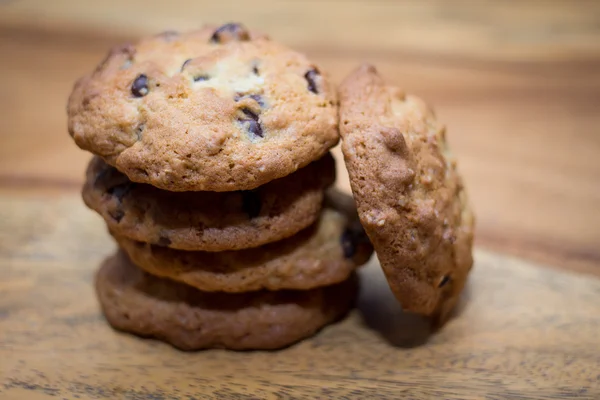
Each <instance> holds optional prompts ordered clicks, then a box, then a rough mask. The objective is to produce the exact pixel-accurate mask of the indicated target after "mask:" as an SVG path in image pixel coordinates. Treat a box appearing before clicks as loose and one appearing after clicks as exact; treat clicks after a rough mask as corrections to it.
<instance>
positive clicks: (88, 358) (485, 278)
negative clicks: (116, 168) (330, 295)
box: [0, 191, 600, 399]
mask: <svg viewBox="0 0 600 400" xmlns="http://www.w3.org/2000/svg"><path fill="white" fill-rule="evenodd" d="M0 194H1V196H0V221H2V224H1V225H0V360H1V362H0V398H2V399H44V398H68V399H72V398H81V399H88V398H89V399H109V398H110V399H113V398H129V399H192V398H195V399H200V398H202V399H234V398H235V399H251V398H252V399H257V398H258V399H314V398H320V399H341V398H352V399H361V398H362V399H366V398H380V399H398V398H413V399H429V398H433V397H439V398H444V399H479V398H484V397H485V398H489V399H508V398H519V399H523V398H530V399H534V398H535V399H563V398H567V397H573V398H575V397H576V398H583V399H597V398H599V396H600V376H599V375H598V374H599V373H600V339H599V338H598V332H599V329H600V307H599V305H600V280H598V279H590V278H589V277H585V276H578V275H575V274H567V273H563V272H559V271H555V270H552V269H547V268H543V267H540V266H536V265H532V264H529V263H525V262H522V261H518V260H516V259H514V258H510V257H505V256H499V255H496V254H493V253H489V252H485V251H478V252H477V253H476V265H475V269H474V273H473V275H472V278H471V280H470V283H469V286H468V289H467V292H466V295H465V297H464V299H463V303H462V305H461V306H460V309H459V311H458V313H457V316H455V318H453V319H451V320H450V322H449V323H448V324H447V325H446V326H445V328H444V329H443V330H442V331H440V332H437V333H433V334H431V332H429V329H428V325H427V324H426V322H425V321H423V320H421V319H418V318H416V317H411V316H408V315H405V314H402V312H401V311H400V309H399V307H398V305H397V303H396V301H395V300H394V299H393V296H392V295H391V294H390V292H389V290H388V289H387V284H386V283H385V280H384V278H383V277H382V275H381V270H380V268H379V266H378V265H377V263H376V260H373V261H372V262H371V263H370V264H369V266H367V267H365V268H363V270H362V271H361V279H362V290H361V296H360V300H359V303H358V304H359V307H358V309H357V310H355V311H354V312H352V313H351V315H350V316H349V317H348V318H346V319H345V320H344V321H342V322H340V323H338V324H335V325H333V326H330V327H328V328H326V329H324V330H323V331H321V332H320V333H319V334H317V335H316V336H315V337H314V338H311V339H309V340H306V341H304V342H301V343H299V344H297V345H295V346H292V347H290V348H288V349H285V350H282V351H278V352H244V353H234V352H228V351H221V350H215V351H205V352H197V353H182V352H179V351H177V350H175V349H173V348H172V347H170V346H168V345H165V344H163V343H160V342H157V341H153V340H147V339H146V340H143V339H138V338H135V337H133V336H130V335H127V334H122V333H117V332H114V331H113V330H111V329H110V328H109V327H108V325H107V324H106V323H105V321H104V320H103V318H102V316H101V314H100V312H99V308H98V305H97V302H96V299H95V296H94V293H93V289H92V283H91V281H92V278H93V273H94V271H95V269H96V268H97V265H98V264H99V263H100V261H101V260H102V259H103V257H105V255H107V254H109V253H110V252H112V251H113V250H114V245H113V243H112V242H111V241H110V239H109V236H108V234H107V233H106V230H105V227H104V224H103V222H102V221H101V220H100V218H99V217H98V216H97V215H95V214H94V213H92V212H91V211H89V210H87V209H85V208H84V206H83V205H82V203H81V201H80V199H79V197H78V196H75V195H61V194H59V193H56V194H48V193H46V194H44V195H38V194H29V195H24V194H18V193H10V192H6V191H0Z"/></svg>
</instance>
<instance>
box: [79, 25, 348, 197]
mask: <svg viewBox="0 0 600 400" xmlns="http://www.w3.org/2000/svg"><path fill="white" fill-rule="evenodd" d="M68 122H69V133H70V134H71V136H72V137H73V138H74V140H75V142H76V143H77V145H78V146H79V147H81V148H82V149H85V150H88V151H91V152H92V153H95V154H96V155H99V156H101V157H102V158H104V159H105V160H106V161H107V162H108V163H109V164H111V165H113V166H115V167H116V168H117V169H118V170H120V171H121V172H123V173H124V174H125V175H127V176H128V177H129V179H130V180H132V181H134V182H141V183H148V184H151V185H154V186H156V187H159V188H161V189H164V190H170V191H201V190H202V191H217V192H220V191H234V190H250V189H254V188H257V187H258V186H261V185H264V184H265V183H267V182H270V181H272V180H274V179H277V178H281V177H284V176H286V175H289V174H291V173H293V172H294V171H296V170H298V169H300V168H302V167H303V166H305V165H308V164H309V163H311V162H313V161H315V160H317V159H319V158H320V157H322V156H323V155H324V154H325V153H327V151H328V150H329V148H331V147H332V146H334V145H335V144H336V143H337V142H338V140H339V133H338V110H337V104H336V94H335V90H334V88H333V87H332V85H331V84H330V83H329V81H328V79H327V78H326V76H325V74H323V73H322V71H321V70H320V69H319V68H318V67H317V66H315V65H314V64H313V63H312V62H311V61H310V60H308V59H307V58H306V57H305V56H304V55H302V54H300V53H297V52H295V51H293V50H291V49H289V48H287V47H285V46H282V45H280V44H278V43H276V42H273V41H271V40H269V39H268V38H266V37H265V36H264V35H260V34H256V33H253V32H250V31H248V30H246V29H245V28H244V27H243V26H242V25H240V24H227V25H224V26H222V27H220V28H214V27H205V28H203V29H200V30H198V31H193V32H188V33H180V34H179V33H176V32H169V33H166V34H162V35H157V36H154V37H150V38H146V39H143V40H141V41H140V42H138V43H137V44H135V45H133V44H126V45H122V46H118V47H116V48H114V49H112V50H111V52H110V53H109V54H108V56H107V58H106V60H104V62H102V63H101V64H100V65H99V66H98V67H97V68H96V70H95V71H94V72H92V73H91V74H89V75H87V76H85V77H83V78H81V79H80V80H79V81H78V82H77V83H76V84H75V87H74V89H73V92H72V94H71V96H70V98H69V103H68Z"/></svg>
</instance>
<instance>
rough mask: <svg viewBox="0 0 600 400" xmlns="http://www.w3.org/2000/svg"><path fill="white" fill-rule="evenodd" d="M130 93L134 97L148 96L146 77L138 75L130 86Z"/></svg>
mask: <svg viewBox="0 0 600 400" xmlns="http://www.w3.org/2000/svg"><path fill="white" fill-rule="evenodd" d="M131 93H132V94H133V95H134V96H135V97H144V96H145V95H147V94H148V77H147V76H146V75H144V74H140V75H138V76H137V78H135V80H134V81H133V83H132V84H131Z"/></svg>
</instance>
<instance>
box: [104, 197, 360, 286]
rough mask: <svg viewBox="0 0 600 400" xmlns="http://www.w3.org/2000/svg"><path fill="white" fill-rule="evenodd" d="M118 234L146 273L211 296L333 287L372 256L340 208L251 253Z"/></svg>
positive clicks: (116, 236)
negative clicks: (215, 293) (201, 248)
mask: <svg viewBox="0 0 600 400" xmlns="http://www.w3.org/2000/svg"><path fill="white" fill-rule="evenodd" d="M114 236H115V239H116V240H117V242H118V244H119V246H120V247H121V248H122V249H123V250H124V251H125V252H126V253H127V254H128V255H129V257H130V259H131V260H132V261H133V263H134V264H136V265H137V266H139V267H140V268H142V269H143V270H145V271H146V272H148V273H150V274H152V275H155V276H159V277H164V278H170V279H172V280H175V281H179V282H182V283H185V284H188V285H190V286H193V287H196V288H198V289H200V290H203V291H207V292H213V291H222V292H231V293H235V292H249V291H256V290H261V289H268V290H282V289H295V290H307V289H314V288H316V287H321V286H328V285H332V284H335V283H339V282H341V281H344V280H346V279H348V277H349V276H350V275H351V274H352V273H353V272H354V270H355V269H356V267H358V266H360V265H362V264H364V263H365V262H367V261H368V259H369V257H370V256H371V253H372V247H371V244H370V243H369V241H368V239H367V237H366V235H365V234H364V231H362V229H360V231H356V230H355V229H352V224H351V221H349V220H348V219H347V218H346V217H345V216H344V215H343V214H341V213H340V212H338V211H336V210H334V209H327V210H325V211H324V212H323V215H322V216H321V217H320V219H319V221H318V222H317V223H316V224H315V225H314V226H311V227H309V228H307V229H305V230H304V231H302V232H300V233H298V234H296V235H294V236H292V237H291V238H288V239H285V240H282V241H279V242H275V243H270V244H267V245H265V246H261V247H256V248H253V249H247V250H238V251H223V252H200V251H181V250H173V249H169V248H167V247H162V246H157V245H151V244H147V243H142V242H136V241H134V240H131V239H127V238H125V237H123V236H119V235H114Z"/></svg>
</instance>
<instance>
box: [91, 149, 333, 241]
mask: <svg viewBox="0 0 600 400" xmlns="http://www.w3.org/2000/svg"><path fill="white" fill-rule="evenodd" d="M86 176H87V179H86V183H85V186H84V188H83V199H84V201H85V203H86V204H87V206H88V207H90V208H91V209H93V210H95V211H97V212H98V213H99V214H100V215H102V216H103V217H104V220H105V221H106V223H107V225H108V228H109V229H110V230H111V231H112V232H114V233H115V234H118V235H120V236H124V237H127V238H129V239H133V240H137V241H142V242H147V243H152V244H159V245H162V246H168V247H171V248H175V249H180V250H202V251H223V250H238V249H245V248H250V247H256V246H260V245H263V244H265V243H270V242H273V241H276V240H281V239H284V238H286V237H289V236H292V235H294V234H295V233H297V232H299V231H300V230H302V229H304V228H306V227H307V226H309V225H310V224H312V223H313V222H314V221H315V220H316V219H317V218H318V216H319V213H320V212H321V208H322V203H323V197H324V193H323V191H324V189H325V188H326V187H328V186H329V185H331V184H332V183H333V181H334V180H335V164H334V161H333V158H332V157H331V155H329V154H327V155H325V156H324V157H323V158H322V159H320V160H318V161H316V162H314V163H312V164H310V165H308V166H306V167H304V168H302V169H301V170H299V171H297V172H295V173H293V174H292V175H290V176H286V177H284V178H280V179H277V180H275V181H272V182H270V183H267V184H266V185H264V186H261V187H259V188H258V189H255V190H252V191H238V192H220V193H218V192H183V193H182V192H167V191H164V190H160V189H157V188H155V187H154V186H151V185H145V184H140V183H133V182H131V181H129V180H128V179H127V177H126V176H125V175H123V174H121V173H120V172H118V171H117V170H116V169H115V168H113V167H111V166H109V165H108V164H106V163H105V162H103V161H102V159H100V158H99V157H95V158H94V159H93V160H92V161H91V163H90V165H89V166H88V169H87V174H86Z"/></svg>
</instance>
